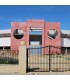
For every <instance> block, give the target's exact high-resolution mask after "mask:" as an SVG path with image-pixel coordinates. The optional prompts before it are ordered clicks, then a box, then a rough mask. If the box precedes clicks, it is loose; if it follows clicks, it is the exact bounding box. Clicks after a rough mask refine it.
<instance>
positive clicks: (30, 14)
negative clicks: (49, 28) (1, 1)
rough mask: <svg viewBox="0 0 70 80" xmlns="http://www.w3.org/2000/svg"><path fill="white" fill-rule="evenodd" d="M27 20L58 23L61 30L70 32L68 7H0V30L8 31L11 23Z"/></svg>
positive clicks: (69, 11)
mask: <svg viewBox="0 0 70 80" xmlns="http://www.w3.org/2000/svg"><path fill="white" fill-rule="evenodd" d="M27 19H44V20H45V21H46V22H60V27H61V29H64V30H70V6H68V5H67V6H59V5H58V6H53V5H51V6H50V5H49V6H48V5H47V6H46V5H44V6H43V5H42V6H37V5H36V6H34V5H33V6H22V5H21V6H12V5H10V6H4V5H2V6H0V29H10V28H11V22H17V21H20V22H24V21H26V20H27Z"/></svg>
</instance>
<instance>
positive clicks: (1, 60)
mask: <svg viewBox="0 0 70 80" xmlns="http://www.w3.org/2000/svg"><path fill="white" fill-rule="evenodd" d="M0 64H18V59H14V58H8V57H0Z"/></svg>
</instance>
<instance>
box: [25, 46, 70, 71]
mask: <svg viewBox="0 0 70 80" xmlns="http://www.w3.org/2000/svg"><path fill="white" fill-rule="evenodd" d="M31 50H32V51H31ZM43 52H44V53H43ZM27 70H28V71H46V72H47V71H52V72H63V71H70V54H62V53H61V48H60V47H56V46H46V47H37V48H34V47H31V48H27Z"/></svg>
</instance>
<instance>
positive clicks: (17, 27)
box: [0, 20, 70, 54]
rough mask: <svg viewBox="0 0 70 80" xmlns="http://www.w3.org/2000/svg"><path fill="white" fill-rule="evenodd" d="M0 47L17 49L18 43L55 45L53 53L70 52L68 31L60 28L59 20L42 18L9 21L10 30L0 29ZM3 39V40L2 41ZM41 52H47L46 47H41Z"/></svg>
mask: <svg viewBox="0 0 70 80" xmlns="http://www.w3.org/2000/svg"><path fill="white" fill-rule="evenodd" d="M0 36H1V37H0V42H1V44H0V47H1V48H2V47H4V48H9V47H10V48H11V50H12V51H13V50H14V51H15V50H16V51H17V50H18V48H19V45H20V44H23V43H24V44H25V45H26V46H27V48H29V47H33V46H34V47H45V46H55V47H58V48H57V49H55V48H53V47H52V48H51V51H52V52H53V54H54V53H61V52H62V53H70V31H69V30H60V23H59V22H45V21H44V20H27V21H26V22H11V30H1V32H0ZM3 40H4V41H3ZM41 52H42V54H44V53H45V54H48V48H47V49H42V51H41Z"/></svg>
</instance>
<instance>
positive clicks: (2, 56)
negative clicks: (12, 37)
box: [0, 49, 19, 64]
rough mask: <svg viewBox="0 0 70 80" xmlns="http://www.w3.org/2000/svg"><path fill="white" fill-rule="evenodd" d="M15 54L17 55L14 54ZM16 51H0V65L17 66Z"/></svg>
mask: <svg viewBox="0 0 70 80" xmlns="http://www.w3.org/2000/svg"><path fill="white" fill-rule="evenodd" d="M16 52H17V54H16ZM18 63H19V61H18V51H15V50H14V51H11V50H10V49H4V50H0V64H18Z"/></svg>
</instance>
